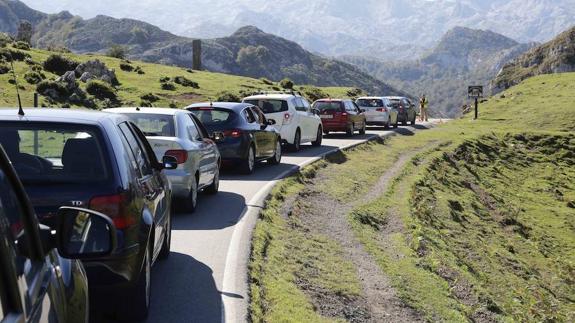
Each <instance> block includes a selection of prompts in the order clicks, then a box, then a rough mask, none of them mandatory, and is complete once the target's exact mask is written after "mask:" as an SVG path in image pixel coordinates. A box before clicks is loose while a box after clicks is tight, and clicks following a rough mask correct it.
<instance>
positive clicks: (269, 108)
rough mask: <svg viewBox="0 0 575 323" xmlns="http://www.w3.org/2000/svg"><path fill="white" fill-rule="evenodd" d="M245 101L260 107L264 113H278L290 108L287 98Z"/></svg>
mask: <svg viewBox="0 0 575 323" xmlns="http://www.w3.org/2000/svg"><path fill="white" fill-rule="evenodd" d="M244 103H248V104H251V105H255V106H256V107H258V108H260V110H262V112H263V113H265V114H268V113H278V112H285V111H288V110H289V107H288V103H287V101H286V100H273V99H259V100H244Z"/></svg>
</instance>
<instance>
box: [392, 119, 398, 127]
mask: <svg viewBox="0 0 575 323" xmlns="http://www.w3.org/2000/svg"><path fill="white" fill-rule="evenodd" d="M397 127H399V120H395V124H394V125H393V129H397Z"/></svg>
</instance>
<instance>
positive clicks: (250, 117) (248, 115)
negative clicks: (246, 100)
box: [242, 108, 256, 123]
mask: <svg viewBox="0 0 575 323" xmlns="http://www.w3.org/2000/svg"><path fill="white" fill-rule="evenodd" d="M242 114H243V115H244V118H246V120H247V121H248V123H255V122H256V117H255V116H254V113H253V112H252V110H251V109H249V108H245V109H244V110H243V111H242Z"/></svg>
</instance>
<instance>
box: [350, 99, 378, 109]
mask: <svg viewBox="0 0 575 323" xmlns="http://www.w3.org/2000/svg"><path fill="white" fill-rule="evenodd" d="M355 103H356V104H357V105H359V106H360V107H368V108H381V107H383V100H381V99H359V100H357V101H356V102H355Z"/></svg>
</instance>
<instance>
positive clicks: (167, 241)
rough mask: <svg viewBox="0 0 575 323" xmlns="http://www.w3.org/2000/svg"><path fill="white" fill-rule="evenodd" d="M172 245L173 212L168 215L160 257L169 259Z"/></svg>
mask: <svg viewBox="0 0 575 323" xmlns="http://www.w3.org/2000/svg"><path fill="white" fill-rule="evenodd" d="M171 245H172V213H171V212H170V214H169V215H168V223H166V234H165V235H164V242H163V243H162V249H161V250H160V259H168V257H169V256H170V248H171Z"/></svg>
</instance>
